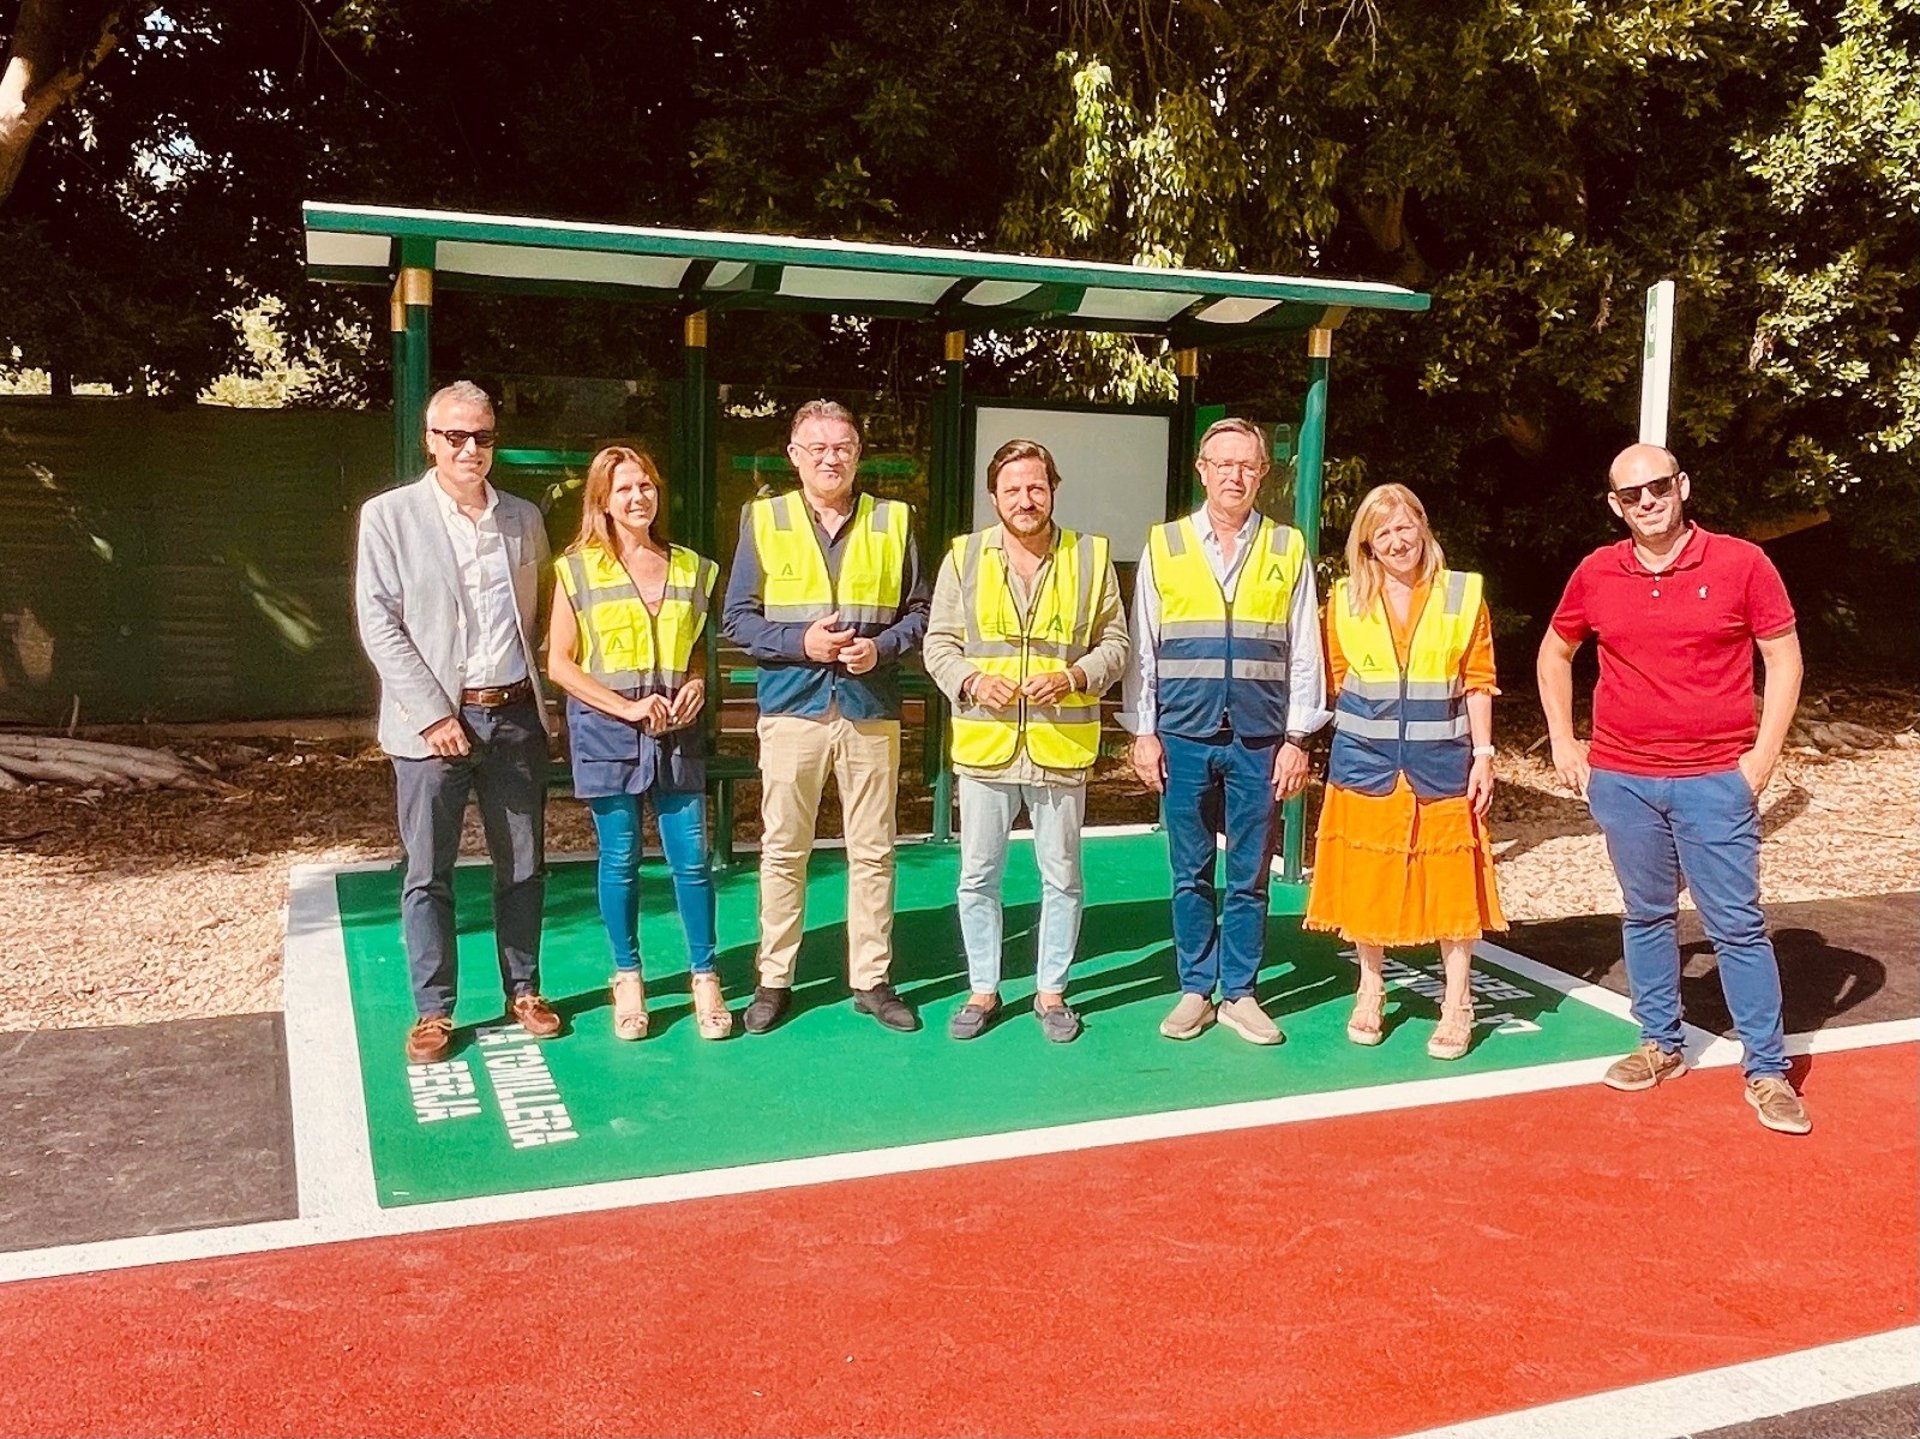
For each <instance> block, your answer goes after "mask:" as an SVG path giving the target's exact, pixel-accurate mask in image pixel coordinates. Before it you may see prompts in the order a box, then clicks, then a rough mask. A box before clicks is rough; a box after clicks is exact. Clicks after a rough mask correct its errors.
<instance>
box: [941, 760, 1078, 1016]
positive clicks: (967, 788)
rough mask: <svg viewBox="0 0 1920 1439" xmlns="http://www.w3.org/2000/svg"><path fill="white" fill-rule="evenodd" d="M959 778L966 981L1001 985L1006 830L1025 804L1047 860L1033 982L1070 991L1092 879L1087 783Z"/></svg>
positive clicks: (1038, 850)
mask: <svg viewBox="0 0 1920 1439" xmlns="http://www.w3.org/2000/svg"><path fill="white" fill-rule="evenodd" d="M959 780H960V895H959V904H958V908H959V910H960V937H961V939H962V940H963V941H964V942H965V944H966V947H967V982H968V983H969V984H971V985H972V986H973V992H974V993H975V994H992V993H994V992H995V991H996V990H997V989H998V988H999V987H1000V942H1001V936H1002V933H1003V929H1004V919H1003V915H1002V909H1001V902H1000V880H1001V877H1002V876H1003V875H1005V874H1006V871H1007V836H1008V835H1009V834H1010V833H1011V832H1012V830H1013V822H1014V820H1015V819H1017V818H1018V817H1019V815H1020V807H1021V805H1023V804H1024V805H1025V806H1026V808H1027V814H1028V815H1029V816H1030V817H1031V818H1032V821H1033V856H1034V860H1035V862H1036V863H1037V864H1038V865H1039V866H1040V935H1039V955H1038V959H1037V961H1036V963H1035V965H1034V987H1035V988H1036V989H1038V990H1040V991H1041V992H1042V993H1045V994H1064V993H1065V992H1066V988H1067V970H1068V968H1069V967H1070V966H1071V965H1072V964H1073V951H1074V949H1075V948H1076V947H1077V946H1078V945H1079V943H1080V912H1081V908H1082V905H1083V902H1084V899H1085V895H1086V885H1085V882H1084V881H1083V879H1082V878H1081V873H1080V830H1081V827H1082V825H1084V824H1085V822H1086V818H1087V787H1086V786H1085V785H1078V784H1077V785H1071V786H1058V785H1037V784H1025V785H1023V784H1000V783H997V782H995V781H992V780H981V779H974V778H973V777H971V776H970V775H964V774H963V775H961V776H959Z"/></svg>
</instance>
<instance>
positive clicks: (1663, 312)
mask: <svg viewBox="0 0 1920 1439" xmlns="http://www.w3.org/2000/svg"><path fill="white" fill-rule="evenodd" d="M1673 290H1674V285H1673V281H1671V280H1662V281H1660V282H1659V283H1658V284H1656V285H1653V286H1651V287H1650V288H1649V289H1648V290H1647V336H1646V343H1645V345H1644V346H1643V347H1642V351H1641V356H1640V443H1641V444H1643V445H1664V444H1666V442H1667V405H1668V402H1669V398H1670V396H1671V394H1672V392H1673Z"/></svg>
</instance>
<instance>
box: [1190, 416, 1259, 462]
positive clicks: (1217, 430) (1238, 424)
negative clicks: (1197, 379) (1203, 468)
mask: <svg viewBox="0 0 1920 1439" xmlns="http://www.w3.org/2000/svg"><path fill="white" fill-rule="evenodd" d="M1215 435H1245V436H1246V437H1247V438H1248V439H1250V440H1252V441H1253V443H1254V444H1255V445H1256V446H1258V448H1259V450H1260V460H1261V463H1262V464H1265V463H1267V461H1268V459H1269V457H1270V456H1271V455H1272V453H1273V452H1272V450H1271V449H1270V448H1269V446H1268V444H1267V432H1266V431H1265V430H1263V429H1261V428H1260V427H1259V426H1258V425H1256V424H1254V422H1253V421H1252V420H1243V419H1241V418H1240V417H1239V416H1237V415H1229V416H1227V418H1226V419H1224V420H1215V421H1214V422H1213V423H1212V424H1211V425H1208V426H1207V432H1206V433H1205V434H1204V435H1202V436H1201V437H1200V443H1199V444H1198V445H1197V446H1195V447H1194V451H1193V452H1194V454H1195V455H1204V454H1205V453H1206V452H1207V441H1209V440H1211V439H1212V438H1213V437H1214V436H1215Z"/></svg>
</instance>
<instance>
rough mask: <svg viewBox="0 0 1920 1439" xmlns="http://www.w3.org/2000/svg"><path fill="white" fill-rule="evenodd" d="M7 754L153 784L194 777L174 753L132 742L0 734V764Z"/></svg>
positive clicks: (169, 782)
mask: <svg viewBox="0 0 1920 1439" xmlns="http://www.w3.org/2000/svg"><path fill="white" fill-rule="evenodd" d="M9 755H18V756H20V757H22V758H25V759H30V760H39V761H41V762H43V763H48V764H71V765H78V766H81V767H82V768H87V769H102V770H107V771H110V772H112V773H114V774H120V775H125V776H126V777H127V778H129V779H150V780H152V781H154V782H155V783H156V784H171V783H173V782H174V781H177V780H183V779H194V778H196V776H195V774H194V772H193V771H192V770H191V769H189V768H188V767H187V765H186V763H185V761H183V760H182V759H181V758H180V757H179V756H178V755H176V754H173V753H171V752H170V751H164V750H150V749H139V748H136V747H135V746H132V745H105V744H96V743H94V742H92V741H88V740H70V739H61V738H57V737H53V736H47V735H19V734H11V735H0V763H4V761H5V759H6V757H7V756H9Z"/></svg>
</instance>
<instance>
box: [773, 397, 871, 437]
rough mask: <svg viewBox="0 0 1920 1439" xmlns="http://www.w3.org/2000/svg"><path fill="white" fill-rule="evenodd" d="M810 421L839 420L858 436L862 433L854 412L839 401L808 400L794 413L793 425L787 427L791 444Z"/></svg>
mask: <svg viewBox="0 0 1920 1439" xmlns="http://www.w3.org/2000/svg"><path fill="white" fill-rule="evenodd" d="M808 420H838V421H840V423H841V424H843V425H850V426H852V427H853V433H854V434H855V435H856V436H857V435H858V434H859V433H860V422H859V421H858V420H856V419H854V417H853V411H852V410H849V409H848V408H847V407H846V406H845V405H843V404H841V403H840V402H839V401H838V400H808V401H807V402H806V404H804V405H802V406H801V407H800V408H799V409H797V410H795V411H794V412H793V423H792V424H791V425H788V426H787V440H788V442H789V443H791V442H792V440H793V437H794V436H795V435H797V434H799V433H800V427H801V426H802V425H804V424H806V422H807V421H808Z"/></svg>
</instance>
